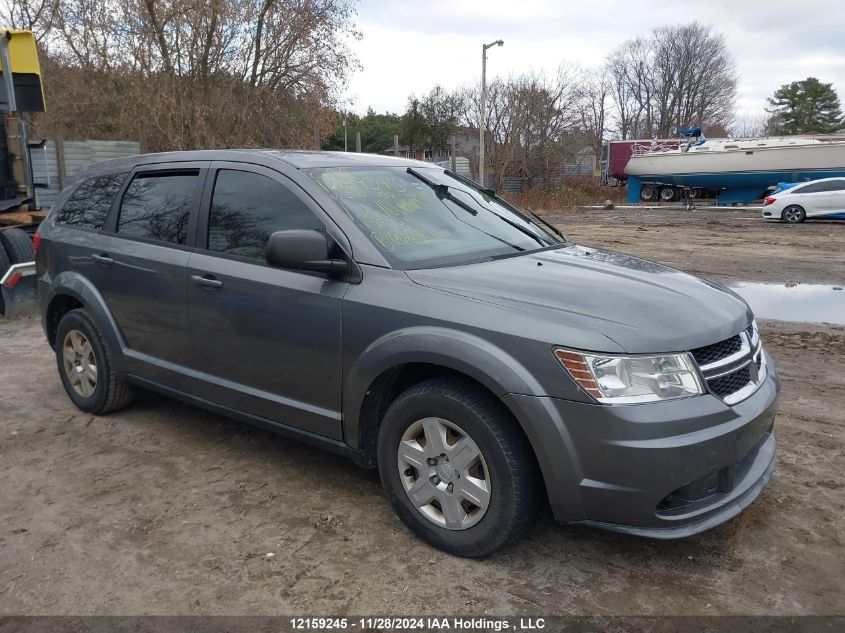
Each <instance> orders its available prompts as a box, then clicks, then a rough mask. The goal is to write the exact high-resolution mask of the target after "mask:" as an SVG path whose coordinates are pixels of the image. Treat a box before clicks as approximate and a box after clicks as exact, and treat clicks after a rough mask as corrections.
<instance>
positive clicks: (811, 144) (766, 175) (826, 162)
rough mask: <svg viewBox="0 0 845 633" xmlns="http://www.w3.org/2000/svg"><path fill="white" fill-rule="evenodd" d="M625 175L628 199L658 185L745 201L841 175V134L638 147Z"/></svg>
mask: <svg viewBox="0 0 845 633" xmlns="http://www.w3.org/2000/svg"><path fill="white" fill-rule="evenodd" d="M625 173H626V174H627V175H628V176H629V181H628V185H629V189H628V191H629V197H630V198H633V196H632V189H635V190H638V189H639V188H640V187H641V186H642V185H643V184H646V185H650V184H659V185H673V186H676V187H690V188H706V189H716V190H721V191H722V192H723V193H721V194H720V195H719V198H720V202H745V201H750V200H753V199H754V198H757V197H759V196H761V195H762V194H763V193H764V192H765V190H766V188H768V187H770V186H774V185H777V183H778V182H783V181H787V182H800V181H804V180H815V179H817V178H833V177H837V176H845V136H841V135H837V136H833V135H826V136H783V137H771V138H749V139H712V140H711V139H708V140H700V141H698V142H694V141H689V142H680V143H677V144H675V143H672V144H671V145H661V144H657V143H655V144H652V145H640V146H635V147H634V148H633V154H632V155H631V158H630V160H629V161H628V164H627V166H626V167H625ZM636 195H637V196H639V191H636ZM637 199H638V198H637Z"/></svg>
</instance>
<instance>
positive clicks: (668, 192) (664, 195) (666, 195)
mask: <svg viewBox="0 0 845 633" xmlns="http://www.w3.org/2000/svg"><path fill="white" fill-rule="evenodd" d="M660 199H661V200H662V201H663V202H672V201H673V200H674V199H675V188H674V187H663V189H661V190H660Z"/></svg>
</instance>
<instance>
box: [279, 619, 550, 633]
mask: <svg viewBox="0 0 845 633" xmlns="http://www.w3.org/2000/svg"><path fill="white" fill-rule="evenodd" d="M290 625H291V628H292V629H293V630H296V631H342V630H350V629H353V630H354V629H359V630H372V629H375V630H379V631H538V630H542V629H545V628H546V621H545V619H544V618H517V619H516V620H515V621H514V620H505V619H497V618H481V617H477V618H472V617H466V618H464V617H445V618H443V617H419V618H415V617H387V616H385V617H379V616H371V617H359V618H347V617H336V618H332V617H327V618H320V617H310V618H309V617H295V618H291V619H290Z"/></svg>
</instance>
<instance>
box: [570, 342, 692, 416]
mask: <svg viewBox="0 0 845 633" xmlns="http://www.w3.org/2000/svg"><path fill="white" fill-rule="evenodd" d="M554 354H555V357H556V358H557V359H558V361H560V364H561V365H563V367H564V369H566V371H567V372H569V375H570V376H572V378H573V379H574V380H575V382H577V383H578V385H580V387H581V388H582V389H583V390H584V391H586V392H587V393H588V394H589V395H590V396H592V397H593V398H595V399H596V400H597V401H598V402H603V403H606V404H630V403H637V402H657V401H660V400H672V399H674V398H686V397H688V396H698V395H701V394H703V393H705V390H704V385H703V384H702V382H701V378H700V377H699V374H698V371H697V370H696V367H695V362H694V361H693V359H692V357H691V356H690V355H689V354H661V355H659V356H612V355H599V354H587V353H581V352H572V351H570V350H566V349H560V348H556V349H555V350H554Z"/></svg>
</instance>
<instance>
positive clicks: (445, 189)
mask: <svg viewBox="0 0 845 633" xmlns="http://www.w3.org/2000/svg"><path fill="white" fill-rule="evenodd" d="M406 171H407V172H408V173H409V174H411V175H412V176H414V177H415V178H418V179H419V180H421V181H422V182H423V183H425V184H426V185H428V186H429V187H431V189H433V190H434V193H435V195H436V196H437V199H438V200H440V202H443V200H444V199H446V200H449V201H450V202H453V203H454V204H455V205H456V206H458V207H460V208H461V209H463V210H464V211H466V212H467V213H469V214H471V215H478V209H473V208H472V207H471V206H470V205H468V204H467V203H466V202H464V201H463V200H461V199H460V198H458V197H457V196H455V195H454V194H453V193H451V192H450V191H449V185H441V184H439V183H436V182H434V181H432V180H429V179H428V178H426V177H425V176H423V175H422V174H421V173H419V172H418V171H415V170H414V169H413V168H411V167H408V169H407V170H406ZM443 205H444V206H446V203H445V202H444V203H443ZM446 208H447V209H448V208H449V207H448V206H446ZM449 213H451V214H452V215H455V214H454V212H453V211H451V210H450V211H449ZM455 218H456V219H459V220H460V218H458V216H456V215H455ZM503 219H504V218H503ZM460 221H461V222H463V223H464V224H466V225H467V226H472V227H473V228H474V229H475V230H477V231H481V232H482V233H484V235H487V236H488V237H492V238H493V239H494V240H496V241H497V242H501V243H502V244H507V245H508V246H510V247H511V248H513V249H515V250H517V251H524V250H525V249H524V248H522V247H521V246H517V245H516V244H511V243H510V242H508V241H507V240H503V239H502V238H501V237H499V236H497V235H493V234H492V233H488V232H487V231H485V230H484V229H481V228H479V227H477V226H475V225H473V224H469V223H468V222H464V221H463V220H460Z"/></svg>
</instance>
